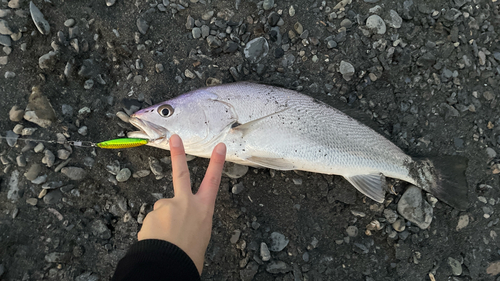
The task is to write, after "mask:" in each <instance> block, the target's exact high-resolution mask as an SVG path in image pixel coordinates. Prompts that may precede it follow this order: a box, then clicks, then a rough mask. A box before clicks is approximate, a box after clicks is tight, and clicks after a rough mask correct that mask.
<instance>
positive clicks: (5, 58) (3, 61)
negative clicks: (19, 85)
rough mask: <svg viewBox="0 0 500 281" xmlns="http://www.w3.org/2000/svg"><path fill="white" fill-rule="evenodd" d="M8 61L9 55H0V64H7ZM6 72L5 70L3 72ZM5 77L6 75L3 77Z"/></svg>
mask: <svg viewBox="0 0 500 281" xmlns="http://www.w3.org/2000/svg"><path fill="white" fill-rule="evenodd" d="M8 62H9V57H8V56H1V57H0V65H7V63H8ZM5 73H7V72H5ZM5 78H6V79H7V77H5Z"/></svg>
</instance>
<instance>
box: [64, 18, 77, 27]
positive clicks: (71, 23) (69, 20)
mask: <svg viewBox="0 0 500 281" xmlns="http://www.w3.org/2000/svg"><path fill="white" fill-rule="evenodd" d="M73 25H75V20H74V19H67V20H66V21H65V22H64V26H66V27H73Z"/></svg>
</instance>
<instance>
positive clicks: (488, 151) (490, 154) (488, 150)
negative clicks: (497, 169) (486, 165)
mask: <svg viewBox="0 0 500 281" xmlns="http://www.w3.org/2000/svg"><path fill="white" fill-rule="evenodd" d="M486 154H487V155H488V157H489V158H490V159H493V158H495V157H496V156H497V152H496V151H495V150H494V149H493V148H491V147H487V148H486Z"/></svg>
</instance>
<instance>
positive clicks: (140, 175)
mask: <svg viewBox="0 0 500 281" xmlns="http://www.w3.org/2000/svg"><path fill="white" fill-rule="evenodd" d="M149 174H151V171H150V170H139V171H137V172H134V174H133V175H132V177H133V178H134V179H138V178H143V177H147V176H149Z"/></svg>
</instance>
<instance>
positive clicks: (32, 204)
mask: <svg viewBox="0 0 500 281" xmlns="http://www.w3.org/2000/svg"><path fill="white" fill-rule="evenodd" d="M26 203H27V204H28V205H31V206H36V204H37V203H38V199H36V198H28V199H26Z"/></svg>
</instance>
